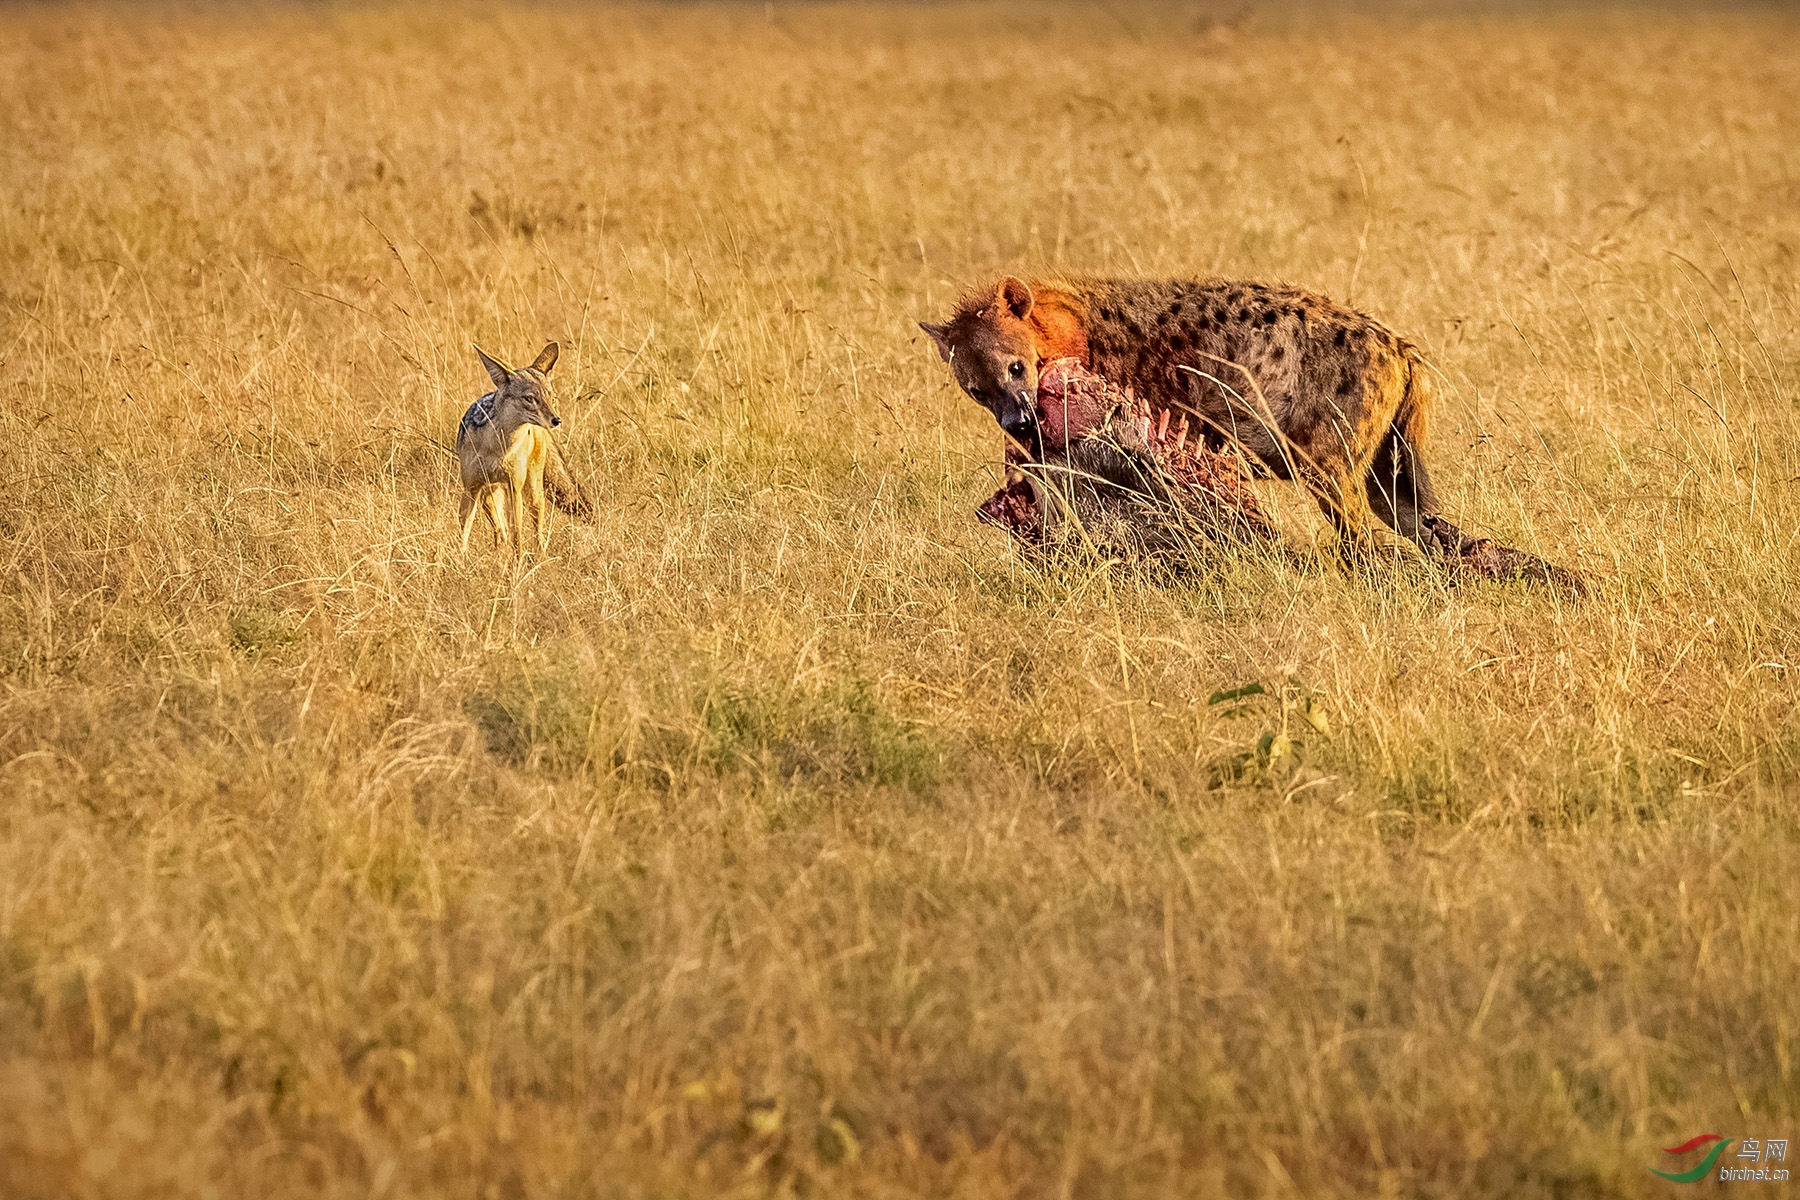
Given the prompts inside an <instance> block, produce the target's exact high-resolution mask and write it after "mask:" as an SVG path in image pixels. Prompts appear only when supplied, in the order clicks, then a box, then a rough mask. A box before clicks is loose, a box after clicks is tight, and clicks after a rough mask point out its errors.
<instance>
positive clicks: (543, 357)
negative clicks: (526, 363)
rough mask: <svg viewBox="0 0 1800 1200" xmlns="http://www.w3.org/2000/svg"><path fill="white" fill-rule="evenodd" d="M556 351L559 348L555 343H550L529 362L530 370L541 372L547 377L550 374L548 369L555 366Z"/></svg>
mask: <svg viewBox="0 0 1800 1200" xmlns="http://www.w3.org/2000/svg"><path fill="white" fill-rule="evenodd" d="M558 349H559V347H558V346H557V344H556V343H555V342H551V343H550V344H549V345H548V346H545V347H544V348H543V350H541V351H539V353H538V356H537V357H536V358H534V359H532V360H531V369H532V370H534V371H542V372H543V373H544V374H546V375H548V374H549V373H550V368H551V367H554V366H555V365H556V353H557V350H558Z"/></svg>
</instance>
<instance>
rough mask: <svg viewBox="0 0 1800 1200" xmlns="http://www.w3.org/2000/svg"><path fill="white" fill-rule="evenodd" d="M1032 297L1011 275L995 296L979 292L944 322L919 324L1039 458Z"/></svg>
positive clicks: (975, 393)
mask: <svg viewBox="0 0 1800 1200" xmlns="http://www.w3.org/2000/svg"><path fill="white" fill-rule="evenodd" d="M1034 303H1035V299H1034V297H1033V296H1032V294H1031V287H1030V285H1028V284H1027V283H1026V282H1025V281H1024V280H1022V279H1014V278H1012V277H1011V276H1008V277H1007V278H1005V279H1002V280H1001V281H1000V282H999V284H998V285H996V286H995V288H994V291H993V294H992V296H991V297H990V296H989V295H988V294H987V293H985V292H983V293H980V294H978V295H977V296H975V297H972V298H970V299H968V300H965V301H963V303H961V304H959V305H958V306H957V309H956V312H955V314H954V315H952V316H951V318H950V319H949V320H948V321H945V322H944V323H943V324H942V325H932V324H929V323H927V322H924V321H921V322H919V328H920V329H923V330H924V331H925V332H926V333H928V334H930V335H931V340H932V341H933V342H935V343H936V344H937V348H938V353H939V354H941V355H943V358H944V361H945V362H947V363H949V364H950V370H951V372H952V373H953V374H954V375H955V376H956V382H957V385H958V386H959V387H961V388H962V390H963V391H965V392H967V393H968V394H969V397H970V399H972V400H974V401H975V403H977V404H979V405H981V406H982V407H983V408H985V409H987V410H988V411H989V412H990V413H993V414H994V419H995V420H996V421H998V422H1000V428H1002V429H1004V430H1005V431H1006V432H1007V433H1008V434H1010V435H1011V436H1012V437H1014V438H1017V439H1018V440H1019V442H1020V444H1022V445H1024V446H1026V447H1028V448H1029V449H1030V450H1031V455H1032V458H1034V459H1041V458H1042V457H1043V452H1044V446H1043V435H1042V434H1041V433H1040V432H1039V430H1038V422H1037V385H1038V368H1039V367H1041V366H1043V364H1044V358H1043V355H1042V354H1041V353H1040V346H1039V339H1038V336H1037V331H1036V329H1035V328H1034V326H1033V325H1032V323H1031V321H1030V317H1031V312H1032V307H1033V305H1034Z"/></svg>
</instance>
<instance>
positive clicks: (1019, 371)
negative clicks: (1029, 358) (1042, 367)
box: [1006, 362, 1025, 379]
mask: <svg viewBox="0 0 1800 1200" xmlns="http://www.w3.org/2000/svg"><path fill="white" fill-rule="evenodd" d="M1006 373H1007V374H1008V375H1011V376H1012V377H1013V378H1014V379H1023V378H1025V364H1024V363H1022V362H1015V363H1013V365H1012V366H1010V367H1008V368H1006Z"/></svg>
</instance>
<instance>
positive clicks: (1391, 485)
mask: <svg viewBox="0 0 1800 1200" xmlns="http://www.w3.org/2000/svg"><path fill="white" fill-rule="evenodd" d="M1425 372H1426V368H1425V364H1424V363H1422V362H1420V361H1419V360H1418V359H1417V358H1416V357H1414V356H1413V355H1412V354H1408V355H1407V356H1406V387H1405V390H1404V391H1403V392H1402V393H1401V396H1400V403H1399V405H1398V407H1397V408H1396V409H1395V411H1394V419H1393V421H1392V422H1391V423H1390V424H1389V425H1388V428H1387V431H1386V432H1385V433H1383V434H1382V436H1381V442H1380V444H1379V445H1378V446H1376V448H1375V457H1374V460H1373V461H1372V462H1371V463H1370V466H1369V476H1368V480H1367V490H1368V495H1369V507H1370V508H1372V509H1374V510H1375V515H1376V516H1378V517H1380V518H1381V519H1382V520H1383V521H1385V522H1387V524H1388V525H1389V526H1390V527H1392V528H1393V530H1394V532H1396V533H1398V534H1400V535H1402V536H1403V537H1407V538H1411V539H1412V540H1413V541H1415V542H1417V543H1418V544H1419V546H1420V547H1421V548H1422V549H1424V550H1425V551H1426V552H1427V553H1438V554H1445V553H1449V554H1454V552H1455V543H1454V542H1452V543H1449V544H1444V545H1439V544H1438V542H1439V539H1438V537H1437V536H1436V534H1437V530H1436V529H1435V528H1434V526H1435V525H1436V524H1437V522H1435V521H1433V520H1432V518H1435V517H1437V515H1438V498H1437V489H1436V488H1435V487H1433V486H1432V483H1431V473H1430V472H1429V471H1427V470H1426V469H1425V460H1424V459H1423V458H1422V457H1421V456H1420V451H1421V450H1422V449H1423V448H1424V445H1425V431H1426V425H1427V418H1428V415H1429V409H1430V406H1431V385H1430V381H1429V379H1428V377H1427V376H1426V373H1425Z"/></svg>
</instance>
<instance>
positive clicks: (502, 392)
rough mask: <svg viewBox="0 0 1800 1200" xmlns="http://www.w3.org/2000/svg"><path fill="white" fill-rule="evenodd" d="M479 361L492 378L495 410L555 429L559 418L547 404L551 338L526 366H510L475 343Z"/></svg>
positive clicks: (554, 350) (552, 349)
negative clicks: (514, 367)
mask: <svg viewBox="0 0 1800 1200" xmlns="http://www.w3.org/2000/svg"><path fill="white" fill-rule="evenodd" d="M475 353H477V354H479V355H480V356H481V365H482V366H484V367H486V368H487V373H488V374H489V375H490V376H492V377H493V380H494V412H495V413H496V414H497V415H499V416H500V417H501V418H502V419H503V420H504V419H505V418H506V417H507V416H514V417H516V418H517V419H518V420H519V421H520V422H521V423H529V424H533V425H544V426H547V427H549V428H551V429H555V428H556V427H557V426H558V425H561V424H562V418H561V417H559V416H557V415H556V413H555V412H554V411H552V410H551V408H550V380H549V378H548V376H549V374H550V368H551V367H554V366H555V365H556V353H557V345H556V343H555V342H551V343H550V344H549V345H548V346H545V347H544V348H543V350H541V351H540V352H539V353H538V356H537V357H536V358H534V359H533V360H532V361H531V365H530V366H529V367H524V368H522V369H520V370H517V371H513V370H509V369H508V368H507V367H506V366H505V364H503V363H501V362H499V361H498V360H497V359H495V358H493V357H492V356H491V355H489V354H488V352H487V351H485V350H483V349H482V348H481V347H480V346H477V347H475Z"/></svg>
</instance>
